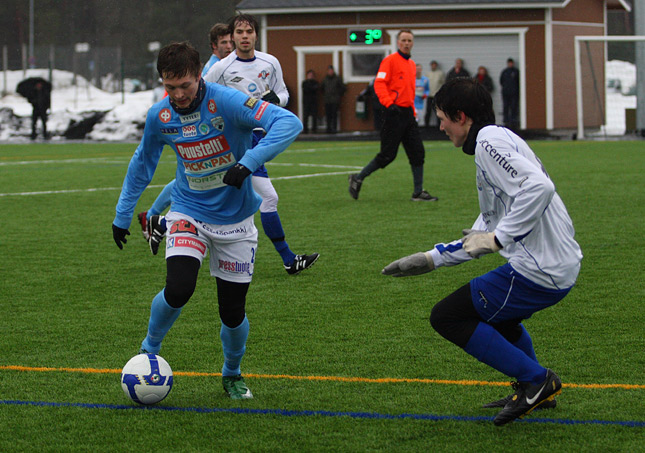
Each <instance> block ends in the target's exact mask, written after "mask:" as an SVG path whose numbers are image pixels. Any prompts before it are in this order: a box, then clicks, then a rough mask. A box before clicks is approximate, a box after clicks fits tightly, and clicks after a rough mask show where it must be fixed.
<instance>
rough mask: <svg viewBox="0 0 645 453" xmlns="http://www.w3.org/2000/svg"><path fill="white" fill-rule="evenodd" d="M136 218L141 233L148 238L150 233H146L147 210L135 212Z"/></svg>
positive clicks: (147, 239)
mask: <svg viewBox="0 0 645 453" xmlns="http://www.w3.org/2000/svg"><path fill="white" fill-rule="evenodd" d="M137 219H139V225H141V234H143V238H144V239H145V240H146V241H149V240H150V234H148V211H143V212H140V213H139V214H137Z"/></svg>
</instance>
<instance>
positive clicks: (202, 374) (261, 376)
mask: <svg viewBox="0 0 645 453" xmlns="http://www.w3.org/2000/svg"><path fill="white" fill-rule="evenodd" d="M0 370H9V371H35V372H47V371H63V372H67V373H95V374H119V373H121V370H120V369H114V368H67V367H58V368H51V367H30V366H19V365H0ZM173 374H174V375H175V376H190V377H218V376H221V375H222V373H206V372H198V371H173ZM244 376H245V377H249V378H258V379H289V380H298V381H333V382H365V383H372V384H399V383H417V384H443V385H488V386H496V387H502V386H508V385H509V383H508V382H496V381H474V380H467V379H461V380H450V379H417V378H363V377H343V376H294V375H289V374H254V373H245V374H244ZM562 386H563V387H569V388H584V389H613V388H614V389H626V390H637V389H641V390H642V389H645V385H640V384H572V383H563V384H562Z"/></svg>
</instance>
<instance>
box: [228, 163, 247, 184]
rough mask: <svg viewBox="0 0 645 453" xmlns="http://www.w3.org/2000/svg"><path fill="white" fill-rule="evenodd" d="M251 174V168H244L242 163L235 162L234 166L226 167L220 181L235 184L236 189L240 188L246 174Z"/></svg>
mask: <svg viewBox="0 0 645 453" xmlns="http://www.w3.org/2000/svg"><path fill="white" fill-rule="evenodd" d="M250 174H251V170H249V169H248V168H246V167H245V166H244V165H242V164H235V166H234V167H231V168H229V169H228V171H227V172H226V174H225V175H224V179H223V180H222V182H223V183H224V184H228V185H229V186H235V187H237V188H238V189H241V188H242V183H243V182H244V180H245V179H246V177H247V176H249V175H250Z"/></svg>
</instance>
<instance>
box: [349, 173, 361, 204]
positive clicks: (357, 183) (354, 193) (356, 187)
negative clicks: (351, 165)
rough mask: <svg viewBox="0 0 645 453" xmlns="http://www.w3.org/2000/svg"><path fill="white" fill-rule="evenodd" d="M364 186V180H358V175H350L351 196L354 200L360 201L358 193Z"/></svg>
mask: <svg viewBox="0 0 645 453" xmlns="http://www.w3.org/2000/svg"><path fill="white" fill-rule="evenodd" d="M362 184H363V180H362V179H358V173H353V174H351V175H349V195H350V196H351V197H352V198H353V199H354V200H358V192H360V191H361V185H362Z"/></svg>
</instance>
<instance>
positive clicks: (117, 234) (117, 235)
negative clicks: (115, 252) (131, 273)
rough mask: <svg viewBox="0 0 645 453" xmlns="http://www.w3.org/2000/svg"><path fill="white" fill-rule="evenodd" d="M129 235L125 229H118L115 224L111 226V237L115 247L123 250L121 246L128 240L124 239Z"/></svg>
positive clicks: (128, 231)
mask: <svg viewBox="0 0 645 453" xmlns="http://www.w3.org/2000/svg"><path fill="white" fill-rule="evenodd" d="M129 235H130V230H128V229H125V228H119V227H118V226H116V225H115V224H112V237H113V238H114V242H116V245H117V246H118V247H119V248H120V249H121V250H123V244H126V243H127V242H128V240H127V239H126V238H125V237H126V236H129Z"/></svg>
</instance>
